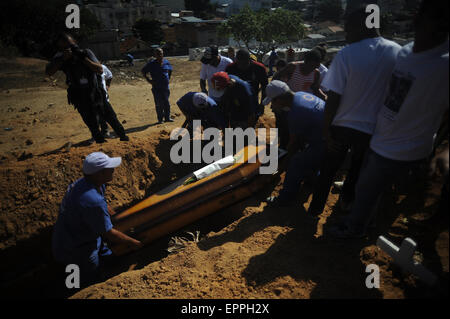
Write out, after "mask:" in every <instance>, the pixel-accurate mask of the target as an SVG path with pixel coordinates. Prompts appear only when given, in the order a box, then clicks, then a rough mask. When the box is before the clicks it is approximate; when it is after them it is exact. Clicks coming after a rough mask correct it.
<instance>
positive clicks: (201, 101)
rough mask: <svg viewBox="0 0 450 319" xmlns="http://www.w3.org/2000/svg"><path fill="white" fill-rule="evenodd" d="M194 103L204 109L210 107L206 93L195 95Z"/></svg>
mask: <svg viewBox="0 0 450 319" xmlns="http://www.w3.org/2000/svg"><path fill="white" fill-rule="evenodd" d="M192 103H194V106H195V107H198V108H204V107H205V106H207V105H208V95H206V94H205V93H195V94H194V96H193V97H192Z"/></svg>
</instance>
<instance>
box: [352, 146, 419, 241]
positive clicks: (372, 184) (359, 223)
mask: <svg viewBox="0 0 450 319" xmlns="http://www.w3.org/2000/svg"><path fill="white" fill-rule="evenodd" d="M420 162H421V161H395V160H391V159H388V158H385V157H383V156H381V155H378V154H377V153H375V152H374V151H373V150H371V149H369V151H368V152H367V157H366V158H365V161H364V163H363V165H362V168H361V172H360V174H359V179H358V181H357V183H356V188H355V201H354V203H353V207H352V210H351V213H350V214H349V215H348V216H347V218H346V221H345V224H346V225H347V227H348V228H349V229H350V230H352V231H354V232H362V233H365V232H366V230H367V226H368V225H369V224H370V222H371V221H372V220H373V219H374V218H375V216H376V213H377V210H376V206H377V205H376V204H377V202H378V200H379V198H380V196H381V195H382V193H383V191H384V190H385V189H386V187H388V186H391V185H392V183H394V182H395V181H396V180H397V178H398V177H400V176H402V175H403V174H407V173H408V171H409V170H410V169H411V168H413V167H415V166H416V165H417V164H418V163H420Z"/></svg>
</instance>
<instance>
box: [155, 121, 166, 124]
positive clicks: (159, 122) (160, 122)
mask: <svg viewBox="0 0 450 319" xmlns="http://www.w3.org/2000/svg"><path fill="white" fill-rule="evenodd" d="M163 123H164V122H163V121H158V123H156V124H163Z"/></svg>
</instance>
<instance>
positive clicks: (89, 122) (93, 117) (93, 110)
mask: <svg viewBox="0 0 450 319" xmlns="http://www.w3.org/2000/svg"><path fill="white" fill-rule="evenodd" d="M75 108H76V109H77V110H78V113H80V115H81V118H82V119H83V122H84V123H85V124H86V126H87V127H88V128H89V130H90V131H91V134H92V138H93V139H94V140H95V141H102V140H103V139H104V138H103V135H102V134H101V132H100V129H99V119H98V114H99V110H98V107H97V106H95V105H92V104H88V103H83V104H78V105H76V106H75Z"/></svg>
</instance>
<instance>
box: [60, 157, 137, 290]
mask: <svg viewBox="0 0 450 319" xmlns="http://www.w3.org/2000/svg"><path fill="white" fill-rule="evenodd" d="M121 161H122V160H121V158H120V157H114V158H110V157H109V156H107V155H106V154H104V153H101V152H94V153H91V154H89V155H88V156H87V157H86V159H85V160H84V162H83V173H84V177H83V178H80V179H78V180H77V181H76V182H74V183H73V184H71V185H70V186H69V187H68V189H67V192H66V194H65V196H64V198H63V200H62V203H61V206H60V210H59V215H58V219H57V221H56V224H55V227H54V230H53V238H52V250H53V255H54V257H55V259H56V260H57V261H58V262H60V263H62V264H63V265H65V266H67V265H69V264H75V265H77V266H78V267H79V269H80V282H81V286H86V285H89V284H92V283H95V282H96V281H98V280H99V279H100V275H101V267H102V265H103V262H104V259H105V257H107V256H111V255H112V252H111V250H110V249H109V248H108V246H107V245H106V243H105V242H104V240H103V239H107V240H109V241H111V242H117V243H125V244H129V245H131V246H133V247H135V248H139V247H140V246H141V245H142V244H141V242H140V241H138V240H135V239H133V238H131V237H128V236H127V235H125V234H124V233H122V232H120V231H118V230H116V229H114V228H113V225H112V223H111V218H110V212H112V211H110V209H109V208H108V205H107V203H106V200H105V197H104V195H105V183H107V182H110V181H111V180H112V178H113V173H114V168H116V167H118V166H119V165H120V163H121Z"/></svg>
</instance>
